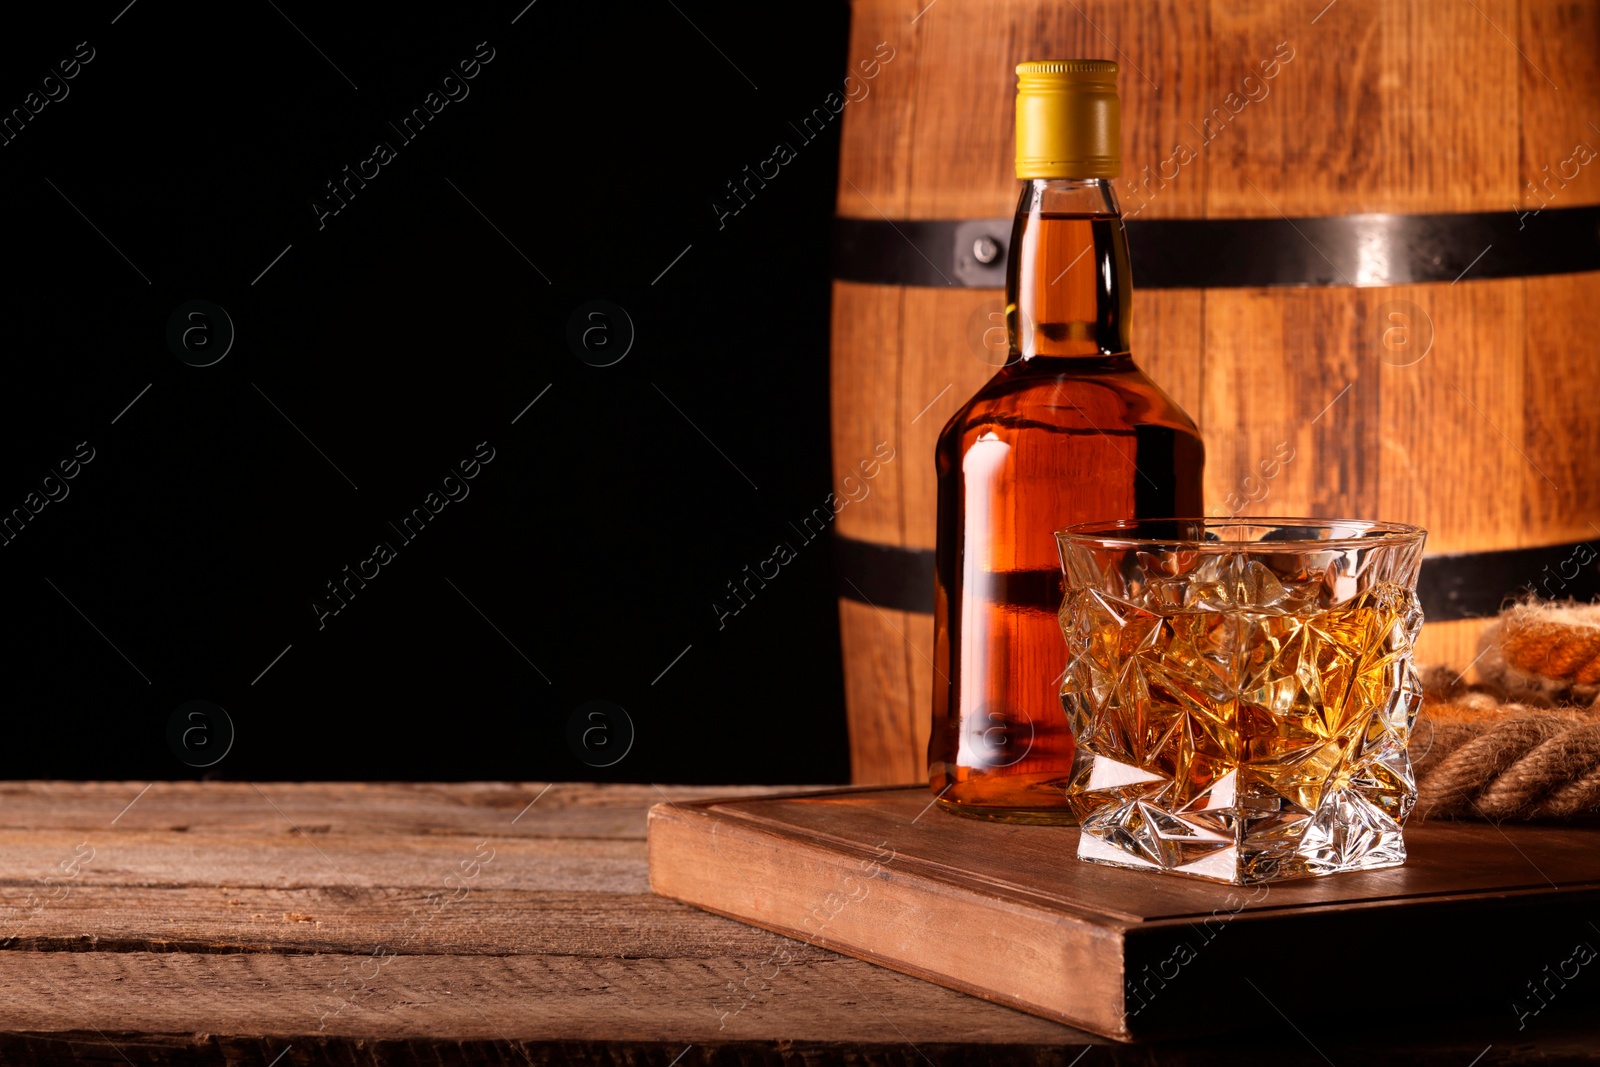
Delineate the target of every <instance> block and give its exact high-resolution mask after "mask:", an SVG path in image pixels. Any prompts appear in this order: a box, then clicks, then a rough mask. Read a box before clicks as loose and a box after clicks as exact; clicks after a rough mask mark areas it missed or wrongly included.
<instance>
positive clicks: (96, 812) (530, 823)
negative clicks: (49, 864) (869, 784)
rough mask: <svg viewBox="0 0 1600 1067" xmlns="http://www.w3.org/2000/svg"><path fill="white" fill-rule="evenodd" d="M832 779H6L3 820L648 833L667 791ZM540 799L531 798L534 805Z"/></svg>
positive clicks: (749, 791)
mask: <svg viewBox="0 0 1600 1067" xmlns="http://www.w3.org/2000/svg"><path fill="white" fill-rule="evenodd" d="M826 788H829V787H827V786H810V787H807V786H692V785H691V786H686V785H662V786H655V785H635V784H618V785H594V784H591V783H587V782H554V783H550V782H532V783H522V782H307V783H295V782H154V783H151V782H58V781H46V782H14V781H13V782H6V781H0V830H5V829H19V830H30V831H31V830H45V829H73V830H84V831H90V830H104V829H107V828H120V829H123V830H160V831H176V832H184V831H188V832H197V831H202V830H210V831H214V832H218V833H232V834H253V833H263V832H264V833H268V834H272V833H278V832H281V831H284V830H287V829H289V827H290V825H291V823H293V824H295V825H298V826H299V827H300V828H301V829H303V830H305V831H307V832H308V833H312V834H316V833H331V832H334V831H343V832H347V833H366V834H463V835H469V836H470V835H472V834H478V835H480V836H481V835H483V834H486V833H490V832H493V833H496V834H498V835H502V836H522V837H609V838H617V839H621V840H642V839H643V838H644V833H645V830H644V828H645V813H646V812H647V811H648V810H649V809H650V806H651V805H652V804H657V803H660V802H662V801H686V800H696V799H702V798H705V797H715V796H762V795H773V796H779V795H785V794H789V793H796V792H806V791H814V790H817V789H826ZM530 804H531V805H532V806H531V807H530V806H529V805H530Z"/></svg>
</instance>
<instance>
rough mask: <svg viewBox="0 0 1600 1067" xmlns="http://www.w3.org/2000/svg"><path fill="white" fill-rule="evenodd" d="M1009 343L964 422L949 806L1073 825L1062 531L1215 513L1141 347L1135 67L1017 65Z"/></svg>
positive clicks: (943, 630)
mask: <svg viewBox="0 0 1600 1067" xmlns="http://www.w3.org/2000/svg"><path fill="white" fill-rule="evenodd" d="M1017 74H1018V95H1017V176H1018V177H1019V178H1021V179H1023V180H1024V182H1025V183H1026V184H1025V185H1024V187H1023V189H1022V195H1021V199H1020V200H1019V202H1018V205H1017V215H1016V221H1015V223H1014V225H1013V229H1012V235H1011V245H1010V250H1009V260H1008V264H1007V271H1006V330H1007V335H1008V341H1009V346H1010V350H1009V358H1008V360H1007V362H1006V365H1005V366H1004V367H1003V368H1001V370H1000V371H999V372H998V373H997V374H996V375H995V376H994V377H993V378H992V379H990V381H989V382H988V383H987V384H986V385H984V387H983V388H982V389H980V390H979V391H978V393H977V394H976V395H975V396H973V398H972V399H971V400H969V401H968V402H967V403H966V404H965V405H964V406H963V407H962V408H961V410H959V411H958V412H956V414H955V415H954V416H953V417H952V418H951V419H950V421H949V422H948V423H947V424H946V425H945V427H944V430H943V431H942V432H941V434H940V436H939V444H938V448H937V453H936V459H937V463H938V473H939V510H938V549H937V562H936V569H937V578H936V600H935V608H934V648H935V651H934V663H935V668H934V685H933V691H934V698H933V732H932V736H931V738H930V740H929V744H928V763H929V768H928V772H929V781H930V785H931V786H932V788H933V791H934V793H935V794H936V795H937V796H938V798H939V804H940V806H941V807H944V808H946V809H947V810H950V811H956V812H959V813H962V814H967V815H975V816H979V817H983V818H991V819H1003V820H1008V821H1024V822H1070V821H1072V815H1071V812H1070V809H1069V808H1068V806H1067V802H1066V792H1065V789H1066V784H1067V780H1068V778H1069V776H1070V773H1071V769H1072V752H1073V745H1072V734H1071V731H1070V729H1069V727H1068V725H1067V719H1066V717H1065V715H1064V714H1063V712H1062V710H1061V704H1060V697H1059V695H1058V687H1059V685H1060V682H1061V678H1062V675H1063V673H1064V671H1065V668H1066V665H1067V661H1066V646H1065V643H1064V642H1063V641H1062V638H1061V631H1060V627H1059V625H1058V623H1057V619H1056V615H1057V612H1058V611H1059V609H1060V607H1061V599H1062V585H1061V566H1060V561H1059V558H1058V556H1057V553H1056V541H1055V531H1056V530H1059V529H1061V528H1062V527H1065V526H1068V525H1071V524H1072V523H1075V522H1088V521H1092V520H1095V519H1112V518H1143V517H1165V516H1180V515H1199V514H1201V512H1202V506H1201V498H1200V482H1201V473H1202V470H1203V467H1204V463H1205V452H1204V447H1203V445H1202V444H1201V441H1200V434H1199V431H1198V430H1196V428H1195V425H1194V423H1193V422H1192V421H1191V420H1190V419H1189V417H1188V416H1187V415H1185V414H1184V413H1183V411H1182V410H1181V409H1180V408H1179V407H1178V406H1177V405H1176V404H1174V403H1173V402H1172V400H1171V399H1169V398H1168V397H1167V395H1166V394H1165V393H1163V392H1162V391H1161V389H1160V388H1159V387H1158V386H1157V385H1156V384H1155V383H1154V382H1152V381H1151V380H1150V379H1149V378H1147V377H1146V376H1145V375H1144V373H1143V372H1142V371H1141V370H1139V368H1138V367H1136V366H1135V365H1134V363H1133V358H1132V356H1131V354H1130V344H1129V322H1128V320H1129V310H1130V305H1131V302H1132V287H1131V285H1130V283H1129V274H1128V245H1127V237H1126V234H1125V232H1124V230H1123V226H1122V219H1121V214H1120V212H1119V210H1118V207H1117V202H1116V197H1115V194H1114V192H1113V190H1112V186H1111V182H1110V179H1111V178H1114V177H1116V175H1117V174H1118V173H1119V171H1120V168H1121V158H1120V152H1119V149H1118V138H1119V133H1120V130H1119V108H1118V101H1117V95H1116V75H1117V65H1116V64H1115V63H1112V62H1109V61H1105V60H1065V61H1058V62H1039V63H1023V64H1021V65H1019V66H1018V68H1017Z"/></svg>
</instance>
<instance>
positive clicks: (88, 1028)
mask: <svg viewBox="0 0 1600 1067" xmlns="http://www.w3.org/2000/svg"><path fill="white" fill-rule="evenodd" d="M787 792H793V790H782V789H773V788H748V787H747V788H742V789H733V788H727V787H721V788H708V787H688V786H663V787H660V788H657V787H655V786H650V785H611V786H599V785H586V784H578V783H556V784H554V785H550V786H548V787H547V785H546V784H544V783H532V784H509V783H456V784H438V783H433V784H415V785H404V784H370V785H368V784H353V785H342V784H306V785H297V784H284V783H261V784H259V785H257V784H250V783H222V782H209V783H158V784H155V785H151V786H149V787H148V788H147V787H146V783H143V782H91V783H67V782H29V783H19V782H5V783H0V1063H7V1064H9V1063H28V1064H31V1063H65V1062H73V1063H79V1062H89V1063H99V1064H108V1065H115V1064H138V1065H143V1064H158V1063H159V1064H169V1063H179V1064H196V1063H226V1064H239V1065H244V1064H251V1065H258V1067H265V1065H269V1064H276V1065H277V1067H289V1065H292V1064H313V1063H339V1064H358V1063H359V1064H363V1065H375V1064H383V1065H387V1064H417V1063H428V1064H458V1063H459V1064H537V1065H541V1067H542V1065H544V1064H562V1063H607V1064H626V1065H646V1064H651V1065H657V1067H668V1065H670V1064H678V1065H680V1067H690V1065H700V1064H713V1063H715V1064H774V1065H776V1064H849V1065H856V1064H860V1065H866V1064H873V1065H881V1064H927V1063H930V1062H931V1063H935V1064H938V1065H940V1067H947V1065H959V1064H989V1063H994V1064H1060V1065H1062V1067H1067V1065H1069V1064H1073V1063H1074V1062H1077V1063H1078V1064H1080V1065H1081V1067H1095V1064H1106V1063H1129V1064H1132V1063H1138V1064H1147V1063H1152V1062H1162V1063H1174V1064H1212V1063H1219V1062H1257V1061H1258V1060H1257V1059H1255V1058H1253V1057H1258V1056H1259V1055H1261V1054H1265V1052H1266V1050H1270V1052H1271V1057H1272V1059H1273V1061H1274V1062H1278V1063H1285V1064H1322V1063H1324V1060H1323V1059H1322V1058H1321V1056H1322V1054H1326V1055H1328V1056H1331V1057H1333V1058H1334V1062H1336V1063H1341V1064H1342V1063H1346V1062H1349V1063H1356V1062H1360V1063H1376V1064H1388V1063H1394V1064H1400V1063H1406V1064H1411V1065H1415V1064H1418V1063H1438V1064H1451V1065H1455V1067H1460V1065H1462V1064H1466V1063H1469V1062H1471V1060H1472V1058H1473V1057H1474V1056H1476V1055H1477V1054H1478V1053H1479V1052H1480V1051H1482V1050H1483V1049H1484V1047H1485V1046H1486V1045H1490V1044H1491V1043H1492V1044H1493V1045H1494V1047H1493V1048H1492V1049H1491V1050H1490V1051H1489V1052H1488V1053H1487V1054H1486V1055H1485V1056H1484V1057H1483V1059H1482V1060H1481V1061H1480V1065H1479V1067H1492V1065H1495V1064H1510V1063H1516V1064H1523V1063H1533V1062H1555V1061H1557V1060H1559V1061H1561V1062H1595V1061H1597V1060H1600V1053H1597V1052H1596V1051H1595V1031H1594V1030H1593V1029H1592V1027H1590V1026H1589V1025H1588V1024H1586V1023H1585V1022H1584V1020H1583V1019H1581V1018H1578V1017H1575V1016H1572V1015H1571V1013H1565V1014H1563V1013H1560V1012H1558V1010H1557V1007H1556V1006H1555V1005H1552V1008H1551V1010H1550V1011H1548V1012H1546V1013H1544V1014H1542V1015H1541V1016H1540V1017H1539V1018H1538V1019H1537V1020H1536V1025H1530V1027H1529V1029H1528V1031H1527V1032H1525V1033H1515V1032H1514V1031H1512V1029H1511V1028H1512V1026H1513V1025H1514V1019H1513V1018H1512V1017H1511V1016H1510V1015H1509V1014H1508V1015H1507V1016H1506V1017H1505V1018H1504V1019H1499V1018H1497V1019H1494V1020H1488V1019H1480V1020H1473V1021H1467V1022H1464V1023H1463V1022H1450V1023H1445V1022H1440V1023H1438V1024H1433V1023H1426V1022H1424V1021H1423V1020H1419V1019H1411V1020H1405V1021H1404V1025H1402V1026H1399V1027H1398V1028H1397V1029H1396V1030H1395V1031H1394V1032H1393V1033H1392V1034H1388V1035H1386V1036H1385V1039H1384V1040H1385V1044H1384V1045H1383V1046H1382V1047H1381V1048H1375V1047H1371V1039H1370V1035H1369V1034H1365V1033H1364V1034H1363V1035H1362V1036H1360V1037H1356V1036H1352V1035H1345V1036H1343V1037H1341V1036H1339V1035H1334V1034H1324V1033H1322V1032H1320V1031H1317V1030H1315V1029H1312V1030H1309V1031H1308V1033H1309V1034H1310V1035H1311V1036H1312V1038H1313V1040H1314V1042H1315V1048H1313V1045H1312V1043H1311V1042H1308V1041H1306V1040H1305V1039H1303V1038H1301V1037H1299V1036H1298V1035H1296V1034H1295V1033H1294V1032H1293V1031H1292V1030H1289V1029H1288V1028H1286V1027H1280V1028H1279V1030H1278V1031H1263V1033H1262V1034H1261V1035H1259V1036H1258V1037H1257V1038H1255V1039H1254V1042H1253V1043H1251V1044H1243V1045H1241V1044H1238V1043H1235V1044H1225V1043H1223V1044H1219V1043H1217V1042H1214V1041H1211V1042H1189V1043H1184V1044H1166V1045H1161V1046H1157V1047H1153V1048H1137V1047H1135V1048H1129V1047H1122V1046H1114V1045H1107V1044H1105V1043H1104V1041H1103V1039H1100V1038H1095V1037H1091V1036H1089V1035H1087V1034H1084V1033H1082V1032H1080V1031H1077V1030H1073V1029H1071V1028H1069V1027H1065V1026H1061V1025H1059V1024H1057V1023H1053V1022H1050V1021H1048V1020H1045V1019H1040V1018H1036V1017H1033V1016H1030V1015H1027V1014H1024V1013H1021V1012H1017V1011H1013V1010H1011V1009H1009V1008H1006V1007H1002V1006H999V1005H996V1004H992V1003H989V1002H987V1001H984V1000H982V999H979V998H976V997H971V996H967V995H965V994H962V993H958V992H955V991H952V990H949V989H945V988H943V987H940V986H938V985H935V984H932V983H929V982H924V981H921V980H919V979H916V978H912V977H909V976H907V975H903V974H899V973H897V972H895V971H892V970H889V969H886V968H882V967H878V966H874V965H873V964H870V963H866V962H862V961H860V960H857V959H853V958H850V957H848V956H843V955H839V954H837V953H834V952H832V951H829V950H828V949H825V948H822V947H818V946H815V945H808V944H806V943H804V942H800V941H795V940H792V939H789V938H785V937H781V936H779V935H777V934H774V933H770V932H768V931H765V930H761V929H758V928H756V927H754V926H749V925H746V924H743V923H738V922H734V921H732V920H729V919H724V918H720V917H717V916H714V915H710V914H707V913H705V912H703V911H699V910H697V909H693V908H690V907H687V906H685V905H682V904H678V903H675V902H673V901H670V900H667V899H665V898H663V897H660V896H655V895H652V894H650V892H649V891H648V888H647V885H648V878H647V866H646V852H645V815H646V811H647V810H648V808H649V807H650V806H651V805H652V804H656V803H660V802H663V801H671V802H674V803H676V804H678V805H680V806H682V805H687V804H688V803H690V802H691V800H692V799H694V798H703V797H707V796H723V797H727V796H731V795H733V794H735V793H737V794H741V795H757V796H774V795H781V794H784V793H787ZM530 805H531V806H530ZM935 815H937V816H939V817H940V818H942V819H948V818H951V817H949V816H944V815H943V814H942V813H938V812H935V813H930V815H929V817H928V819H932V818H933V817H934V816H935ZM928 819H924V820H921V821H920V822H919V823H918V825H919V826H920V825H922V824H923V823H926V822H928ZM1508 832H1509V831H1508ZM474 857H477V866H476V867H473V866H472V862H473V860H474ZM463 863H466V864H467V866H466V867H463ZM452 876H454V877H452ZM927 934H928V936H930V937H937V936H940V934H941V932H939V931H928V932H927ZM1574 990H1575V991H1576V990H1577V986H1576V985H1574ZM1583 995H1586V994H1583ZM1573 1002H1574V1003H1583V1001H1582V1000H1581V999H1580V996H1577V995H1575V996H1574V997H1573ZM1303 1022H1304V1021H1303V1020H1302V1023H1303ZM1279 1031H1281V1032H1279ZM1508 1031H1510V1034H1509V1036H1508V1033H1507V1032H1508ZM1317 1050H1320V1052H1319V1051H1317Z"/></svg>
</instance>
